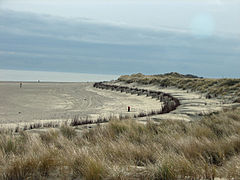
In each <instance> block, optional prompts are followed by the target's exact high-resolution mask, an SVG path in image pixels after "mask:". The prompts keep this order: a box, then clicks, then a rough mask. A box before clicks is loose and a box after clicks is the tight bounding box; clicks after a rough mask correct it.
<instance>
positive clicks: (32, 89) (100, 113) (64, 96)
mask: <svg viewBox="0 0 240 180" xmlns="http://www.w3.org/2000/svg"><path fill="white" fill-rule="evenodd" d="M161 105H162V103H161V102H159V101H157V100H155V99H152V98H150V97H148V98H147V97H145V96H137V95H131V94H126V93H120V92H113V91H107V90H99V89H96V88H93V83H42V82H41V83H23V86H22V88H20V86H19V83H18V82H1V83H0V124H1V125H5V124H18V123H29V122H31V123H32V122H36V121H39V120H41V121H54V120H56V121H64V120H69V119H72V118H73V117H74V116H80V117H83V118H85V117H87V116H88V117H89V118H91V119H96V118H98V117H108V116H118V115H132V116H133V115H134V114H138V113H140V112H148V111H151V110H157V109H160V108H161ZM128 106H130V107H131V112H130V113H128V112H127V107H128Z"/></svg>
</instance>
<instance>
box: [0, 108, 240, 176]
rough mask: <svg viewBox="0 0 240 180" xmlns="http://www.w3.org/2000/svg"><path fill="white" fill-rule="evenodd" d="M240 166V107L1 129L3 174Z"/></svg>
mask: <svg viewBox="0 0 240 180" xmlns="http://www.w3.org/2000/svg"><path fill="white" fill-rule="evenodd" d="M76 128H77V127H76ZM239 167H240V110H231V111H227V112H221V113H220V114H217V115H211V116H208V117H203V119H201V120H197V121H194V122H190V123H189V122H184V121H172V120H164V121H161V122H159V123H157V124H156V123H154V122H151V121H149V122H148V123H147V124H145V125H144V124H140V123H138V122H137V121H135V120H132V119H128V120H111V121H110V122H109V123H108V124H105V125H99V126H97V127H96V128H93V129H91V130H89V131H86V132H78V131H76V129H74V128H73V127H68V126H62V127H60V128H59V129H55V130H50V131H47V132H42V133H40V134H39V135H38V134H32V133H29V132H28V131H24V132H20V133H15V134H12V133H7V132H5V133H2V134H1V135H0V179H14V180H15V179H16V180H18V179H19V180H20V179H96V180H97V179H166V180H168V179H214V178H215V177H219V178H221V177H224V178H229V179H230V178H235V179H239V178H240V169H239Z"/></svg>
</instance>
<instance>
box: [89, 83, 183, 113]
mask: <svg viewBox="0 0 240 180" xmlns="http://www.w3.org/2000/svg"><path fill="white" fill-rule="evenodd" d="M93 87H95V88H99V89H106V90H112V91H119V92H125V93H130V94H136V95H138V96H141V95H145V96H147V97H152V98H155V99H157V100H159V101H160V102H163V107H162V109H161V110H159V111H158V112H157V114H165V113H169V112H171V111H173V110H175V109H176V108H177V107H178V106H179V105H180V101H179V100H178V99H177V98H175V97H173V96H171V95H170V94H167V93H164V92H161V91H152V90H147V89H138V88H130V87H127V86H118V85H111V84H106V83H103V82H98V83H94V85H93ZM146 116H147V115H146Z"/></svg>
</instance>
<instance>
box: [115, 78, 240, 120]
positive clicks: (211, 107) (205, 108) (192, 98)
mask: <svg viewBox="0 0 240 180" xmlns="http://www.w3.org/2000/svg"><path fill="white" fill-rule="evenodd" d="M111 84H115V85H120V86H128V87H138V88H139V89H148V90H156V91H161V92H165V93H169V94H171V95H172V96H174V97H176V98H178V99H179V100H180V103H181V105H180V106H179V107H178V108H177V109H176V110H174V111H172V112H170V113H168V114H161V115H156V116H152V117H150V118H149V117H148V118H146V117H144V118H140V119H139V120H140V121H143V122H145V121H146V120H149V119H152V120H155V121H159V120H163V119H173V120H186V121H191V120H194V119H196V118H198V116H197V115H204V114H209V113H212V112H218V111H221V110H222V109H223V108H229V107H232V106H234V105H233V104H230V103H226V102H225V101H224V100H223V99H217V98H214V99H206V97H205V94H200V93H197V92H191V91H189V90H181V89H177V88H173V87H168V88H162V87H159V86H153V85H139V84H137V83H131V84H126V83H123V82H112V83H111ZM236 105H239V104H236Z"/></svg>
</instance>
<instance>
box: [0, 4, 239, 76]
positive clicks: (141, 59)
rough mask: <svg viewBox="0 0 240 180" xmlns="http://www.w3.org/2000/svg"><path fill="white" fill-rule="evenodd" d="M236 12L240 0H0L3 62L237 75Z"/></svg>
mask: <svg viewBox="0 0 240 180" xmlns="http://www.w3.org/2000/svg"><path fill="white" fill-rule="evenodd" d="M239 19H240V0H231V1H229V0H69V1H66V0H64V1H63V0H52V1H49V0H24V1H23V0H0V69H2V70H15V71H41V72H42V71H49V72H68V73H88V74H108V75H120V74H132V73H138V72H141V73H144V74H160V73H165V72H173V71H177V72H180V73H184V74H189V73H190V74H196V75H199V76H204V77H240V73H239V68H238V67H240V61H239V59H240V23H239V21H240V20H239ZM15 71H13V72H15ZM10 72H11V71H10ZM16 76H17V75H16Z"/></svg>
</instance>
